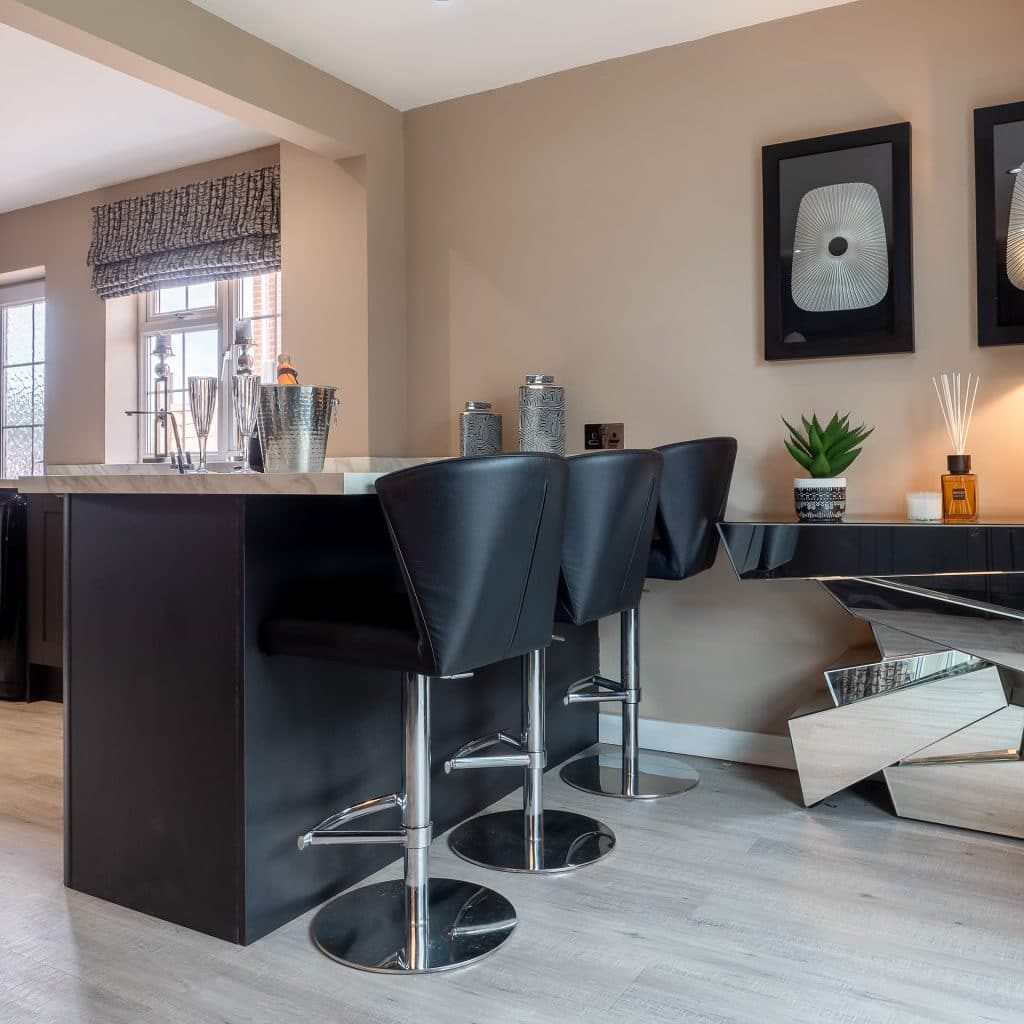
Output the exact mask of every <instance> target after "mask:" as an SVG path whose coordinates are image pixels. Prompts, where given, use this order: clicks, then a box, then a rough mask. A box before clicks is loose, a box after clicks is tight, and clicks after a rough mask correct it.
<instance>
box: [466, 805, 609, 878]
mask: <svg viewBox="0 0 1024 1024" xmlns="http://www.w3.org/2000/svg"><path fill="white" fill-rule="evenodd" d="M541 820H542V826H541V837H540V838H539V839H538V840H536V841H535V842H531V841H530V840H529V839H528V838H527V835H526V827H525V826H526V819H524V816H523V812H522V811H496V812H495V813H493V814H482V815H480V817H478V818H471V819H470V820H469V821H466V822H463V823H462V824H461V825H459V826H458V828H456V829H455V830H454V831H453V832H452V833H451V836H450V837H449V839H448V845H449V846H450V847H451V849H452V852H453V853H455V854H456V855H457V856H459V857H461V858H462V859H463V860H467V861H469V862H470V863H471V864H478V865H480V867H484V868H494V869H495V870H497V871H523V872H529V873H531V874H555V873H557V872H560V871H575V870H576V869H577V868H581V867H585V866H586V865H587V864H593V863H594V861H597V860H600V859H601V858H602V857H604V856H607V854H609V853H611V851H612V848H613V847H614V846H615V834H614V833H613V832H612V830H611V829H610V828H609V827H608V826H607V825H605V824H604V823H603V822H600V821H598V820H597V819H596V818H588V817H587V816H586V815H583V814H573V813H571V812H569V811H549V810H546V811H544V812H543V814H542V819H541Z"/></svg>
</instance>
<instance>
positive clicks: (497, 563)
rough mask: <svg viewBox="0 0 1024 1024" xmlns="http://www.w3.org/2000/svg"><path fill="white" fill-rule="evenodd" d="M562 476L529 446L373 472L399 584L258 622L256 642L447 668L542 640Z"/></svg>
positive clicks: (313, 653)
mask: <svg viewBox="0 0 1024 1024" xmlns="http://www.w3.org/2000/svg"><path fill="white" fill-rule="evenodd" d="M567 479H568V467H567V466H566V463H565V460H564V459H561V458H558V457H557V456H554V455H545V454H541V453H536V452H522V453H516V454H510V455H494V456H484V457H480V458H469V459H446V460H442V461H440V462H433V463H428V464H426V465H423V466H415V467H413V468H411V469H403V470H399V471H398V472H397V473H389V474H388V475H387V476H384V477H381V478H380V479H379V480H378V481H377V497H378V498H379V500H380V504H381V509H382V510H383V513H384V519H385V521H386V523H387V527H388V530H389V533H390V536H391V543H392V545H393V546H394V551H395V556H396V558H397V561H398V567H399V570H400V573H401V578H402V580H403V582H404V584H405V593H404V594H400V595H398V596H394V595H386V594H384V595H382V594H374V593H373V592H372V591H370V590H369V589H367V590H366V591H365V592H364V591H363V590H360V591H358V592H355V593H350V594H347V595H343V596H342V597H340V598H338V599H336V600H335V599H334V598H332V599H331V602H332V603H331V606H330V608H329V610H324V609H322V608H314V609H310V608H302V609H295V610H293V609H291V608H290V609H289V614H287V615H283V616H281V617H278V618H274V619H270V620H268V621H267V622H265V623H264V624H263V627H262V629H261V633H260V640H261V645H262V647H263V649H264V650H265V651H267V652H268V653H270V654H292V655H304V656H308V657H320V658H331V659H334V660H338V661H346V662H350V663H354V664H360V665H363V664H367V665H374V666H378V667H381V668H388V669H397V670H399V671H405V672H418V673H422V674H423V675H429V676H446V675H456V674H458V673H461V672H468V671H472V670H473V669H477V668H481V667H482V666H484V665H490V664H493V663H494V662H498V661H502V660H504V659H506V658H512V657H515V656H517V655H520V654H525V653H526V652H527V651H533V650H537V649H539V648H542V647H547V646H548V644H550V642H551V622H552V618H553V613H554V605H555V595H556V591H557V585H558V570H559V554H560V551H561V543H562V529H563V525H564V522H565V494H566V486H567ZM385 585H386V584H385Z"/></svg>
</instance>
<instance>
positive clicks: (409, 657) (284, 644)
mask: <svg viewBox="0 0 1024 1024" xmlns="http://www.w3.org/2000/svg"><path fill="white" fill-rule="evenodd" d="M260 645H261V647H262V648H263V650H264V651H266V652H267V653H268V654H292V655H298V656H301V657H311V658H328V659H330V660H332V661H345V662H349V663H352V664H357V665H381V666H384V667H387V668H395V669H400V670H401V671H403V672H424V673H429V672H430V671H432V669H433V664H432V662H431V659H430V655H429V652H428V651H425V650H424V649H423V647H422V645H421V643H420V638H419V633H418V632H417V631H416V622H415V620H414V619H413V614H412V606H411V605H410V604H409V598H408V597H407V596H406V595H405V594H373V593H363V594H360V595H358V597H356V598H354V599H353V598H351V597H350V598H349V599H348V600H344V599H343V600H341V601H339V602H338V603H336V604H334V605H333V606H332V607H331V608H330V610H329V611H328V610H325V609H323V608H320V609H318V610H316V611H313V610H310V611H309V612H308V613H306V614H298V615H295V616H293V617H286V618H280V619H270V620H269V621H267V622H265V623H264V624H263V628H262V630H261V632H260Z"/></svg>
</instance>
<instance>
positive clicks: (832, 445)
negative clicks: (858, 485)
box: [782, 413, 875, 479]
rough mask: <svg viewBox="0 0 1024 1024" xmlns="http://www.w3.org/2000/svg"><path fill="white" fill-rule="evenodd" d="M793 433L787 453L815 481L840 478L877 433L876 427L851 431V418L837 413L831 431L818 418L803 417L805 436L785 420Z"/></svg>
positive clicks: (855, 428) (790, 434)
mask: <svg viewBox="0 0 1024 1024" xmlns="http://www.w3.org/2000/svg"><path fill="white" fill-rule="evenodd" d="M782 422H783V423H785V424H786V427H787V428H788V429H789V437H788V438H787V439H786V441H785V445H786V450H787V451H788V452H789V454H790V455H792V456H793V458H794V459H796V461H797V462H799V463H800V465H801V466H802V467H803V468H804V469H805V470H806V471H807V472H808V473H809V474H810V475H811V476H813V477H817V478H819V479H821V478H824V477H833V476H840V475H841V474H842V472H843V471H844V470H845V469H846V468H847V467H848V466H849V465H850V464H851V463H852V462H853V460H854V459H856V458H857V456H858V455H860V453H861V447H860V446H861V445H862V444H863V443H864V441H865V440H867V438H869V437H870V436H871V434H872V433H874V429H875V428H874V427H865V426H864V424H863V423H862V424H861V425H860V426H859V427H852V428H851V427H850V414H849V413H847V414H846V415H845V416H842V417H841V416H840V415H839V413H835V415H833V417H832V419H830V420H829V422H828V426H827V427H822V425H821V423H820V422H819V421H818V417H817V416H811V418H810V420H808V419H807V417H806V416H801V417H800V422H801V423H802V424H803V428H804V429H803V432H801V431H799V430H797V429H796V427H794V426H793V425H792V424H791V423H790V422H789V421H788V420H787V419H786V418H785V416H783V418H782Z"/></svg>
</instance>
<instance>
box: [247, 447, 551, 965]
mask: <svg viewBox="0 0 1024 1024" xmlns="http://www.w3.org/2000/svg"><path fill="white" fill-rule="evenodd" d="M567 478H568V467H567V466H566V465H565V462H564V461H563V460H562V459H560V458H557V457H555V456H551V455H542V454H532V453H525V454H516V455H504V456H492V457H484V458H474V459H452V460H449V461H443V462H436V463H432V464H429V465H425V466H417V467H415V468H413V469H406V470H402V471H400V472H397V473H392V474H390V475H389V476H386V477H382V478H381V479H380V480H378V481H377V494H378V496H379V498H380V503H381V507H382V508H383V511H384V516H385V519H386V520H387V524H388V528H389V530H390V533H391V539H392V542H393V544H394V548H395V553H396V555H397V557H398V561H399V564H400V567H401V570H402V574H403V577H404V580H405V585H406V589H407V592H408V600H407V601H404V602H400V603H399V605H398V606H396V605H395V603H394V602H393V601H391V602H387V601H383V602H381V603H377V602H375V601H374V600H373V599H372V597H371V595H352V598H353V599H352V601H351V602H350V604H351V608H352V610H351V611H349V612H347V613H346V615H345V617H344V620H343V621H339V620H338V619H332V620H329V621H324V618H323V617H308V618H302V617H296V618H291V619H277V620H270V621H267V622H265V623H264V624H263V628H262V631H261V640H262V644H263V647H264V649H265V650H266V651H267V652H268V653H270V654H290V655H308V656H311V657H318V658H332V659H335V660H338V661H343V662H349V663H354V664H361V665H372V666H375V667H379V668H381V669H388V670H392V671H398V672H401V673H403V687H404V690H403V694H404V725H403V729H404V751H405V753H404V781H403V788H402V791H401V792H399V793H391V794H388V795H386V796H379V797H375V798H373V799H370V800H366V801H364V802H363V803H360V804H356V805H355V806H353V807H349V808H346V809H345V810H343V811H340V812H338V813H337V814H333V815H331V816H330V817H328V818H327V819H325V820H324V821H322V822H321V823H320V824H319V825H317V826H316V827H315V828H314V829H312V830H311V831H309V832H307V833H306V834H305V835H304V836H302V837H300V839H299V848H300V849H306V848H307V847H309V846H318V845H341V844H351V843H397V844H399V845H401V846H403V847H404V848H405V854H404V873H403V878H401V879H397V880H395V881H391V882H384V883H382V884H379V885H367V886H363V887H362V888H359V889H355V890H352V891H350V892H346V893H342V894H341V895H340V896H337V897H336V898H335V899H333V900H332V901H331V902H329V903H327V904H326V905H325V906H324V907H323V908H322V909H321V910H320V911H319V912H318V913H317V915H316V917H315V918H314V920H313V925H312V934H313V939H314V941H315V942H316V944H317V945H318V946H319V947H320V949H321V950H322V951H323V952H324V953H326V954H327V955H328V956H329V957H332V958H333V959H335V960H338V961H340V962H341V963H343V964H347V965H349V966H351V967H358V968H360V969H363V970H368V971H377V972H382V973H397V974H409V973H424V972H429V971H440V970H445V969H447V968H452V967H459V966H462V965H464V964H468V963H471V962H473V961H475V960H478V959H480V958H481V957H483V956H486V955H487V954H488V953H490V952H492V951H493V950H495V949H496V948H497V947H498V946H499V945H501V943H502V942H504V941H505V940H506V939H507V938H508V937H509V935H510V934H511V932H512V929H513V928H514V927H515V923H516V914H515V910H514V909H513V907H512V904H511V903H509V902H508V900H506V899H505V898H504V897H503V896H501V895H499V894H498V893H496V892H494V891H492V890H491V889H488V888H486V887H484V886H480V885H476V884H473V883H470V882H463V881H458V880H455V879H450V878H431V877H430V841H431V837H432V836H431V816H430V685H431V681H432V680H436V679H453V678H463V677H465V676H467V675H472V673H473V670H474V669H477V668H480V667H482V666H484V665H489V664H492V663H494V662H498V661H502V660H504V659H505V658H510V657H515V656H519V655H523V654H525V653H527V652H529V651H537V650H539V649H541V648H543V647H545V646H546V645H547V644H549V643H550V641H551V616H552V613H553V609H554V604H555V599H556V592H557V586H558V566H559V557H560V552H561V541H562V529H563V523H564V518H565V496H566V485H567ZM355 609H358V611H356V610H355ZM388 808H398V809H400V810H401V813H402V824H401V828H399V829H393V830H353V829H344V828H342V827H341V826H342V825H345V824H347V823H348V822H351V821H353V820H355V819H357V818H361V817H364V816H365V815H368V814H372V813H374V812H376V811H381V810H386V809H388Z"/></svg>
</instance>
